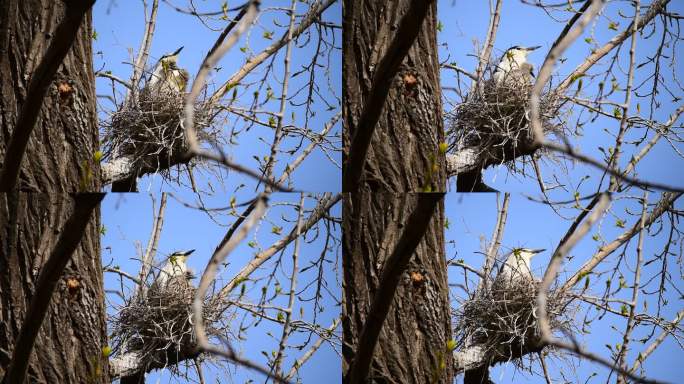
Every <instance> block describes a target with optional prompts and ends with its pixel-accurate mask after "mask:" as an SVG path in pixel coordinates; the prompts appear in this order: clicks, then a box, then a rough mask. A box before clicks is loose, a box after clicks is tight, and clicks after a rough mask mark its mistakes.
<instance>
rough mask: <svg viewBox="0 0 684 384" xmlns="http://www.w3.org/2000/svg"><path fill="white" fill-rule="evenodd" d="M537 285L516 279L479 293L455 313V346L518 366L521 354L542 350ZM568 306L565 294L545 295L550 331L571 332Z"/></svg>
mask: <svg viewBox="0 0 684 384" xmlns="http://www.w3.org/2000/svg"><path fill="white" fill-rule="evenodd" d="M539 285H540V282H539V281H535V280H526V279H518V280H512V281H509V282H507V284H505V285H504V286H502V284H498V286H497V285H496V284H495V285H492V284H490V288H489V289H481V290H479V291H478V292H477V293H475V294H474V295H473V297H471V298H470V299H468V300H467V301H465V302H464V303H463V305H462V306H461V308H460V310H459V311H457V314H456V327H455V331H454V334H455V336H456V340H457V342H458V344H459V345H463V346H465V347H466V348H467V347H472V346H475V345H477V346H479V347H481V348H482V350H483V351H484V356H485V358H486V360H488V361H489V362H491V363H498V362H505V361H513V362H514V363H516V364H517V365H518V366H519V367H521V366H522V358H523V357H524V356H525V355H527V354H529V353H530V352H540V351H541V350H542V349H543V348H544V347H545V345H544V344H543V343H542V341H541V333H540V330H539V326H538V323H537V311H536V300H537V294H538V293H539ZM571 303H572V300H571V297H570V296H569V295H568V294H567V293H561V292H559V291H551V292H549V293H548V300H547V316H548V319H549V324H550V325H551V328H552V330H553V331H557V332H558V331H560V332H563V333H565V334H568V333H569V332H571V331H572V330H574V329H575V326H574V319H573V316H574V313H575V311H574V310H573V308H572V307H571Z"/></svg>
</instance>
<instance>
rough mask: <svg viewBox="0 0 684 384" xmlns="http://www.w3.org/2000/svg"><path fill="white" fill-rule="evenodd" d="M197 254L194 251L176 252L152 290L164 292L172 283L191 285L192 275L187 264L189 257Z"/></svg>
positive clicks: (161, 271)
mask: <svg viewBox="0 0 684 384" xmlns="http://www.w3.org/2000/svg"><path fill="white" fill-rule="evenodd" d="M193 252H195V250H194V249H191V250H189V251H182V252H174V253H172V254H171V256H169V258H168V259H167V261H166V264H165V265H164V267H163V268H162V269H161V270H160V271H159V275H157V278H156V279H155V280H154V282H152V285H151V286H150V290H160V289H161V290H163V289H166V288H167V286H169V284H171V283H182V284H184V285H185V286H187V285H189V284H190V283H189V276H190V275H191V273H190V271H189V270H188V266H187V264H186V262H187V260H188V256H190V254H191V253H193Z"/></svg>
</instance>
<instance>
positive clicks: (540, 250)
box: [530, 248, 546, 255]
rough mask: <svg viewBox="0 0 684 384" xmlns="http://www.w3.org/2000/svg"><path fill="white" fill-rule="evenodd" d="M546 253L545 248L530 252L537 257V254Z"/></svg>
mask: <svg viewBox="0 0 684 384" xmlns="http://www.w3.org/2000/svg"><path fill="white" fill-rule="evenodd" d="M544 251H546V249H545V248H540V249H530V252H531V253H534V254H535V255H536V254H537V253H542V252H544Z"/></svg>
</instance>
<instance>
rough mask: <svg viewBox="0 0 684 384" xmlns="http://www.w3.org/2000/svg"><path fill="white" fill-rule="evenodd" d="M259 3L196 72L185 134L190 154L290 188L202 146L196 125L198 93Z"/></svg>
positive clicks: (188, 99) (254, 3)
mask: <svg viewBox="0 0 684 384" xmlns="http://www.w3.org/2000/svg"><path fill="white" fill-rule="evenodd" d="M258 4H259V1H256V0H252V1H250V3H249V4H247V5H246V6H245V7H246V8H247V11H246V12H245V13H244V17H243V19H242V20H240V22H239V23H238V26H237V28H236V29H235V31H234V32H233V33H232V34H231V35H230V36H229V37H228V38H227V39H226V40H225V41H224V42H223V43H221V45H220V46H219V47H218V48H216V50H215V51H214V52H213V53H212V54H211V55H209V56H208V57H207V58H206V59H205V60H204V61H203V62H202V65H201V66H200V70H199V72H198V73H197V76H195V81H193V83H192V88H191V89H190V93H189V94H188V95H187V96H186V97H185V107H184V109H183V110H184V114H185V118H184V120H183V124H184V128H185V138H186V140H187V143H188V147H189V149H188V156H190V157H192V156H197V157H200V158H203V159H207V160H213V161H215V162H217V163H220V164H223V165H225V166H226V167H228V168H231V169H233V170H235V171H237V172H240V173H244V174H246V175H248V176H250V177H252V178H254V179H257V180H259V181H261V182H263V183H265V184H266V185H269V186H271V187H272V188H275V189H276V190H278V191H287V192H290V191H291V189H289V188H285V187H283V186H281V185H279V184H277V183H275V182H274V181H272V180H270V179H268V178H266V177H263V176H261V175H260V174H259V173H258V172H256V171H254V170H252V169H249V168H247V167H245V166H242V165H240V164H237V163H235V162H233V161H231V160H230V159H228V157H226V155H225V154H224V153H223V152H220V153H213V152H210V151H207V150H204V149H202V148H200V145H199V140H198V139H197V131H196V129H195V121H194V118H195V100H197V97H198V96H199V94H200V92H201V91H202V88H203V87H204V84H205V83H206V81H207V76H208V75H209V71H210V70H211V69H212V68H214V67H215V66H216V63H218V61H219V60H220V59H221V57H223V55H225V54H226V53H227V52H228V51H229V50H230V48H232V47H233V45H235V43H237V41H238V39H239V38H240V36H241V35H242V34H243V33H244V32H245V31H246V30H247V28H248V27H249V26H250V25H251V24H252V23H253V22H254V20H255V19H256V16H257V12H258Z"/></svg>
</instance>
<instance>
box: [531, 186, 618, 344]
mask: <svg viewBox="0 0 684 384" xmlns="http://www.w3.org/2000/svg"><path fill="white" fill-rule="evenodd" d="M600 196H601V197H600V198H599V199H598V202H597V203H596V207H595V208H594V211H593V212H592V213H591V215H589V217H588V218H587V220H586V221H585V222H583V223H582V224H581V225H580V226H578V227H577V229H575V230H574V231H573V233H572V234H571V235H569V236H567V237H566V238H567V239H564V240H565V241H564V242H562V243H561V244H560V245H559V246H558V248H557V249H556V251H555V252H554V253H553V256H552V257H551V261H550V262H549V266H548V267H547V268H546V272H545V273H544V278H543V279H542V283H541V287H540V288H539V293H538V294H537V314H538V316H539V320H538V321H539V329H540V332H541V336H542V338H543V339H544V340H552V339H553V335H552V333H551V327H550V326H549V320H548V317H547V315H546V299H547V292H548V290H549V287H551V283H552V282H553V281H554V280H555V279H556V276H557V275H558V270H559V268H560V265H561V263H562V262H563V259H564V258H565V255H567V254H568V252H570V250H571V249H572V248H573V247H574V246H575V244H577V242H579V241H580V240H581V239H582V237H584V235H586V234H587V233H588V232H589V229H591V227H592V225H594V223H595V222H596V221H597V220H598V219H599V218H600V217H601V216H602V215H603V212H605V210H606V209H607V208H608V205H609V204H610V195H609V194H607V193H603V194H601V195H600Z"/></svg>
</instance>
